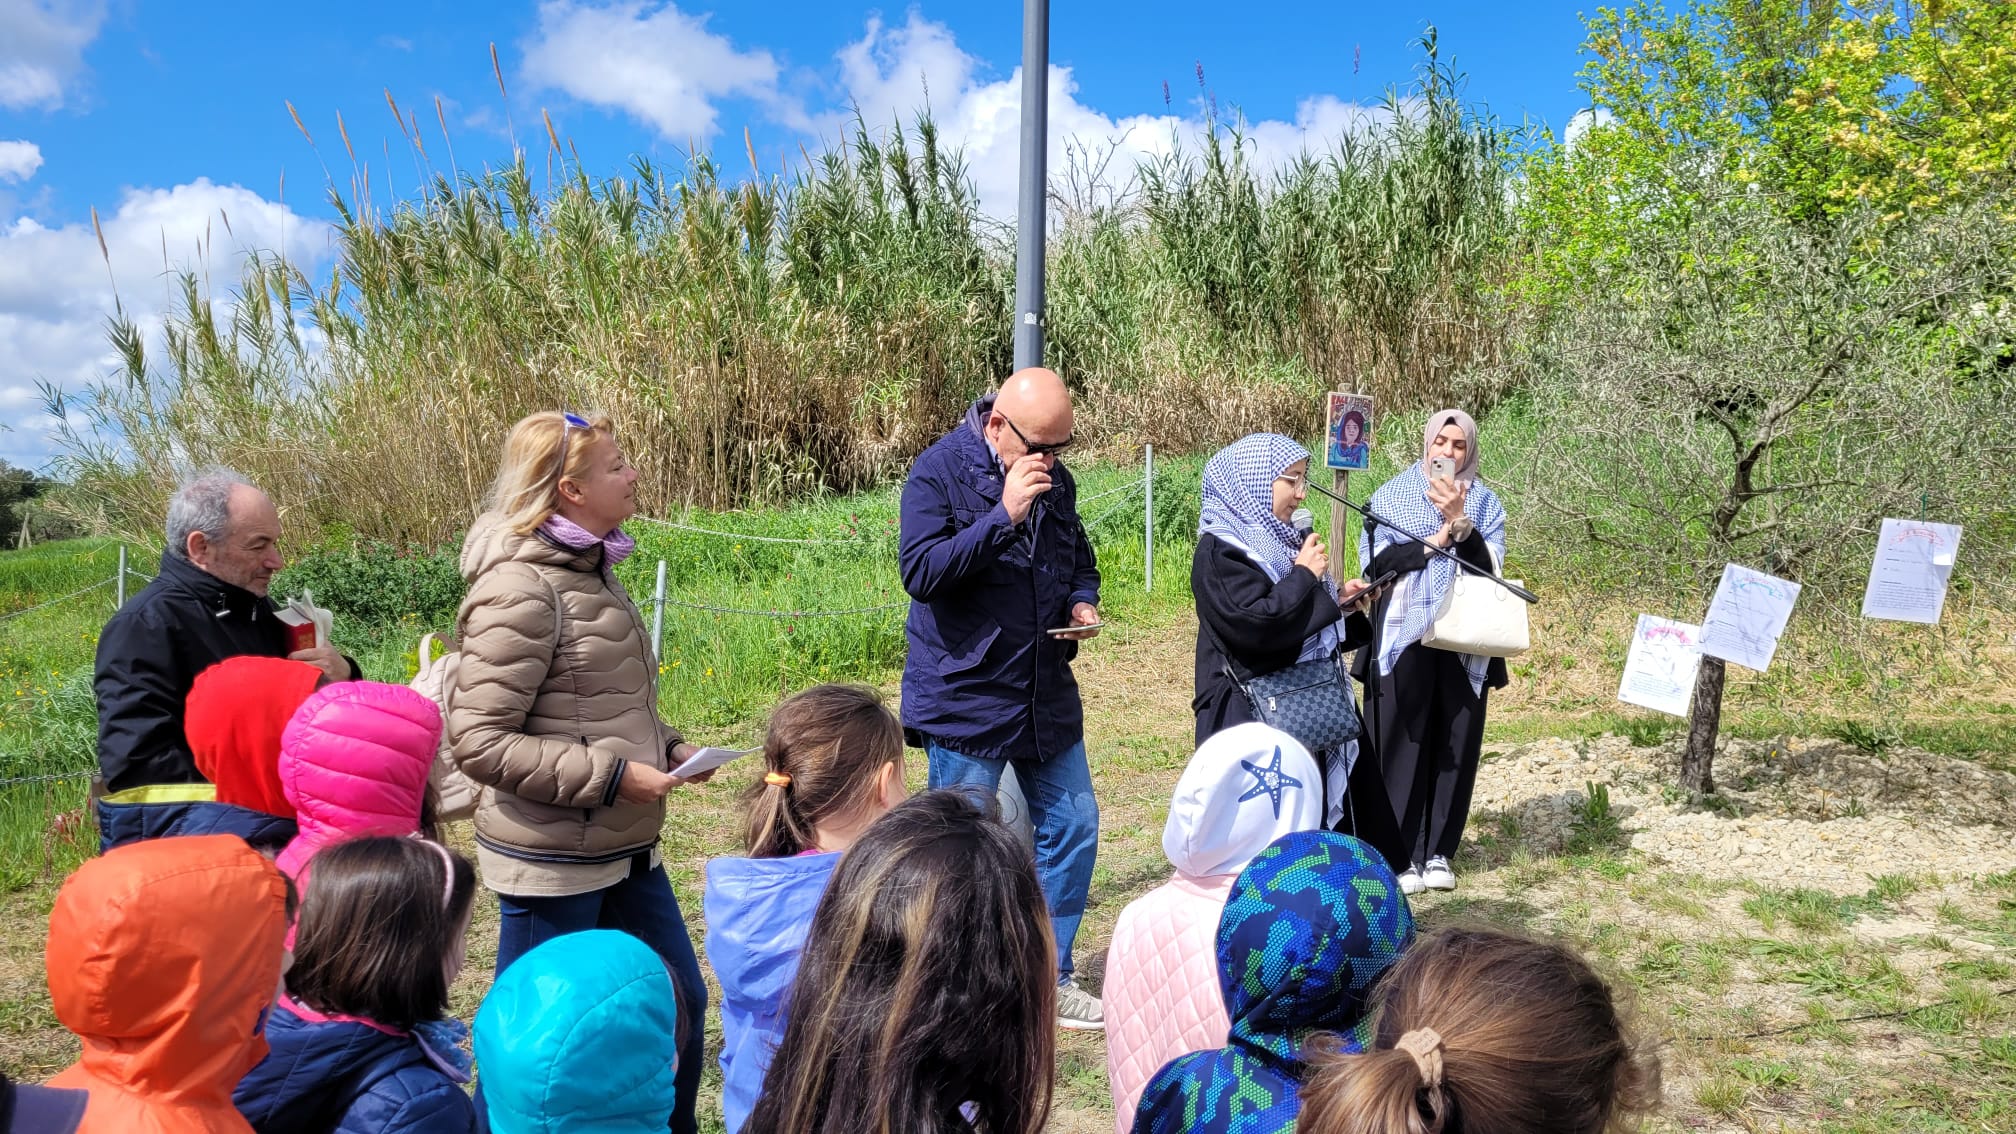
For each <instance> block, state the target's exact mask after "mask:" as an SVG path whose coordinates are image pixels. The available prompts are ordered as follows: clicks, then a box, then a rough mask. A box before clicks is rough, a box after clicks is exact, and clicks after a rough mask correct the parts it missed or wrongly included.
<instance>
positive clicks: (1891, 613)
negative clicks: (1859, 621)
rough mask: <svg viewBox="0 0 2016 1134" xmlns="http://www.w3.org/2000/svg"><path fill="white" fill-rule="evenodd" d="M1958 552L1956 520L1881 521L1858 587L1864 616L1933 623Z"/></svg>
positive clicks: (1942, 608) (1941, 609) (1943, 604)
mask: <svg viewBox="0 0 2016 1134" xmlns="http://www.w3.org/2000/svg"><path fill="white" fill-rule="evenodd" d="M1959 553H1960V525H1958V524H1930V523H1926V522H1925V521H1923V520H1885V521H1883V531H1882V532H1881V534H1879V535H1878V536H1877V537H1876V560H1875V562H1873V563H1871V564H1870V565H1869V587H1868V589H1867V590H1865V591H1863V592H1862V617H1864V618H1883V619H1888V620H1890V621H1892V622H1924V623H1937V622H1938V621H1939V615H1940V614H1941V613H1943V612H1944V611H1945V609H1946V583H1947V581H1948V580H1950V579H1951V578H1952V577H1953V560H1954V557H1955V556H1957V555H1958V554H1959Z"/></svg>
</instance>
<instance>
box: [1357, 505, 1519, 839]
mask: <svg viewBox="0 0 2016 1134" xmlns="http://www.w3.org/2000/svg"><path fill="white" fill-rule="evenodd" d="M1450 550H1451V551H1453V552H1454V553H1455V554H1456V557H1457V558H1458V559H1461V560H1462V561H1463V562H1465V563H1467V564H1470V565H1471V566H1474V567H1477V568H1479V569H1480V570H1484V571H1490V570H1491V568H1492V564H1491V550H1490V547H1489V546H1488V545H1487V544H1486V543H1485V542H1484V536H1483V535H1482V534H1481V533H1478V532H1474V531H1473V532H1471V533H1470V535H1469V537H1468V538H1466V539H1464V540H1462V541H1460V542H1458V543H1457V544H1456V546H1454V547H1453V548H1450ZM1430 554H1431V553H1430V552H1429V551H1428V550H1427V549H1425V548H1423V547H1422V546H1421V545H1420V544H1418V543H1413V542H1411V541H1403V542H1400V543H1395V544H1391V545H1389V546H1388V547H1387V548H1386V549H1385V550H1384V551H1381V552H1380V553H1379V554H1377V555H1375V556H1373V557H1372V569H1371V572H1370V574H1371V577H1372V578H1374V579H1377V578H1379V577H1381V576H1383V575H1385V574H1386V573H1387V572H1388V571H1398V572H1400V573H1402V574H1406V573H1408V572H1411V571H1419V570H1421V569H1422V568H1424V567H1426V566H1427V565H1428V560H1429V557H1430ZM1391 601H1392V598H1391V593H1390V592H1389V593H1388V596H1387V598H1385V599H1382V600H1380V605H1379V606H1378V608H1377V609H1375V610H1374V611H1373V612H1372V618H1371V629H1372V631H1373V637H1374V638H1375V641H1373V642H1371V643H1368V648H1366V649H1362V650H1359V651H1358V657H1357V659H1356V661H1355V664H1354V665H1353V667H1352V671H1351V672H1352V676H1353V677H1356V678H1357V679H1358V681H1359V683H1360V684H1361V685H1363V686H1364V687H1365V729H1366V731H1367V732H1368V733H1370V734H1371V736H1372V739H1373V748H1374V749H1375V750H1376V751H1377V752H1378V763H1379V765H1380V771H1381V772H1382V774H1383V775H1382V778H1383V779H1384V781H1385V784H1386V788H1387V791H1388V793H1389V795H1390V797H1391V799H1392V803H1393V817H1394V819H1395V820H1396V821H1397V823H1398V824H1399V845H1400V846H1401V847H1402V848H1404V851H1403V856H1402V857H1399V858H1394V857H1392V856H1390V855H1389V856H1388V860H1389V861H1390V862H1391V863H1392V864H1393V866H1394V868H1395V869H1405V867H1406V866H1407V865H1409V864H1412V865H1416V866H1418V865H1421V864H1424V863H1426V862H1427V861H1428V859H1430V858H1432V857H1434V856H1436V855H1441V856H1443V857H1445V858H1451V857H1454V856H1455V854H1456V848H1457V847H1458V846H1460V845H1461V844H1462V842H1463V827H1464V825H1465V824H1466V823H1468V822H1469V819H1470V795H1471V792H1472V790H1473V789H1474V788H1475V787H1476V786H1477V765H1478V761H1479V757H1480V756H1481V754H1482V752H1483V747H1484V710H1485V705H1486V702H1487V701H1488V700H1489V699H1490V695H1491V690H1493V689H1502V688H1504V687H1505V684H1506V682H1507V680H1508V678H1507V674H1506V670H1505V660H1504V659H1503V658H1492V659H1491V663H1490V665H1489V666H1488V667H1487V668H1486V669H1485V671H1484V691H1483V692H1482V693H1478V692H1476V691H1475V690H1473V689H1471V688H1470V671H1469V670H1468V669H1466V668H1464V665H1463V655H1461V654H1456V653H1451V652H1450V651H1448V650H1438V649H1434V648H1432V647H1429V646H1424V645H1422V644H1421V643H1419V642H1416V643H1414V644H1413V645H1411V646H1408V647H1407V648H1406V649H1404V650H1402V651H1400V656H1399V657H1397V658H1395V659H1393V672H1391V673H1389V674H1385V675H1380V674H1377V673H1375V672H1374V664H1373V659H1375V658H1376V657H1377V656H1378V653H1379V645H1378V642H1377V641H1376V638H1377V634H1378V630H1379V628H1380V627H1381V626H1383V625H1384V623H1385V616H1386V604H1387V603H1389V602H1391Z"/></svg>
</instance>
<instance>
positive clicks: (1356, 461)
mask: <svg viewBox="0 0 2016 1134" xmlns="http://www.w3.org/2000/svg"><path fill="white" fill-rule="evenodd" d="M1329 401H1330V409H1329V412H1328V413H1327V414H1326V415H1325V417H1324V422H1323V436H1324V437H1325V438H1327V439H1328V441H1327V443H1326V444H1325V445H1324V447H1323V449H1324V453H1323V463H1324V465H1326V466H1328V467H1329V468H1333V469H1342V470H1344V471H1346V472H1364V471H1365V470H1367V469H1369V468H1371V467H1372V399H1371V398H1370V397H1369V396H1367V395H1365V394H1331V395H1330V398H1329Z"/></svg>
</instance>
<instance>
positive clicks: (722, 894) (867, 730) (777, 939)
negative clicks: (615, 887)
mask: <svg viewBox="0 0 2016 1134" xmlns="http://www.w3.org/2000/svg"><path fill="white" fill-rule="evenodd" d="M763 763H764V774H763V777H762V779H760V780H758V781H756V783H755V784H753V785H752V786H751V789H750V794H749V800H748V807H749V820H748V836H747V845H748V848H749V857H747V858H717V859H714V860H713V861H712V862H709V863H708V864H707V889H706V893H705V895H704V896H703V898H702V908H703V909H704V910H705V911H706V917H707V960H708V962H709V963H710V964H712V965H713V967H714V975H715V977H716V978H717V979H718V980H720V982H721V1039H722V1046H721V1080H722V1082H721V1109H722V1114H723V1117H724V1118H725V1119H726V1121H727V1124H728V1132H729V1134H735V1132H736V1131H738V1130H740V1129H741V1128H742V1124H743V1123H744V1122H746V1121H747V1120H748V1118H749V1112H750V1111H751V1110H752V1109H754V1108H755V1106H756V1098H757V1096H758V1095H759V1094H761V1093H762V1088H763V1074H764V1072H765V1071H767V1070H768V1069H769V1067H770V1055H771V1053H772V1052H773V1051H775V1050H776V1048H777V1044H778V1041H779V1040H781V1039H782V1038H783V1035H784V1022H785V1013H786V1010H787V1008H786V1001H787V998H788V994H789V993H790V990H791V985H792V983H793V981H794V980H795V979H796V977H797V975H798V955H799V953H800V951H801V950H802V949H803V948H804V945H805V933H806V930H807V929H808V928H809V927H810V926H811V924H812V914H813V912H814V911H815V910H816V909H817V908H818V906H819V898H820V896H821V895H823V894H824V893H825V892H826V883H827V881H828V880H829V879H830V878H831V877H832V876H833V867H834V866H835V864H837V863H838V862H839V861H840V852H842V851H844V850H846V849H847V848H848V847H849V846H850V845H852V844H853V842H854V840H855V839H856V838H857V837H858V836H859V835H860V834H861V832H862V831H864V830H866V829H867V827H868V825H869V824H870V823H873V822H874V821H875V820H876V819H878V818H880V817H881V816H882V815H883V814H884V813H885V812H887V811H888V810H889V809H890V808H892V807H894V806H896V805H897V804H898V803H901V802H902V801H903V799H904V795H905V790H904V784H903V729H902V726H901V725H900V724H898V723H897V721H896V717H895V716H894V715H893V714H892V713H890V712H889V709H888V707H887V706H886V705H884V704H883V701H882V695H881V694H879V693H877V692H876V691H875V690H873V689H870V688H868V687H867V686H862V685H820V686H817V687H815V688H812V689H807V690H805V691H804V692H803V693H799V694H797V695H796V696H794V697H791V698H790V699H788V700H786V701H785V702H784V703H783V704H781V705H779V706H777V709H776V711H775V712H773V713H772V714H771V717H770V728H769V732H768V734H767V736H766V737H765V739H764V741H763Z"/></svg>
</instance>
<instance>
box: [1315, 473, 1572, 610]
mask: <svg viewBox="0 0 2016 1134" xmlns="http://www.w3.org/2000/svg"><path fill="white" fill-rule="evenodd" d="M1305 483H1307V484H1308V486H1309V487H1310V489H1312V490H1313V491H1316V492H1320V493H1322V494H1323V495H1325V496H1328V497H1329V498H1330V499H1332V500H1335V501H1336V502H1337V503H1339V504H1342V505H1344V506H1345V507H1346V508H1349V509H1351V510H1352V511H1353V512H1356V513H1358V514H1359V515H1360V516H1363V517H1365V527H1366V530H1368V531H1369V530H1371V529H1373V528H1376V527H1379V526H1380V525H1382V524H1383V525H1385V526H1386V527H1388V528H1391V529H1393V530H1394V531H1395V532H1398V533H1399V534H1400V535H1402V536H1405V537H1406V538H1407V539H1409V540H1411V541H1413V542H1415V543H1418V544H1420V545H1421V546H1422V547H1425V548H1427V549H1428V550H1429V551H1430V552H1432V553H1434V554H1436V555H1439V556H1441V557H1442V558H1444V559H1447V560H1448V561H1449V562H1451V563H1454V564H1455V565H1456V566H1457V567H1458V568H1460V569H1461V570H1464V571H1467V572H1469V573H1470V574H1472V575H1475V576H1477V577H1478V578H1480V579H1489V580H1491V581H1492V582H1494V583H1496V584H1498V585H1499V586H1501V587H1503V588H1505V589H1506V590H1508V591H1510V592H1512V593H1513V594H1515V595H1517V596H1519V597H1520V598H1522V599H1525V600H1526V601H1527V602H1529V603H1537V602H1539V601H1540V596H1538V595H1536V594H1534V593H1533V592H1532V591H1529V590H1527V589H1526V588H1525V587H1522V586H1520V585H1519V584H1517V583H1513V582H1509V581H1507V580H1505V579H1501V578H1499V577H1498V576H1497V575H1494V574H1492V573H1491V572H1489V571H1480V570H1478V569H1477V568H1476V567H1473V566H1471V565H1470V564H1468V563H1465V562H1463V560H1462V558H1461V557H1459V556H1458V555H1456V554H1455V553H1454V552H1452V551H1450V550H1449V549H1448V548H1446V547H1436V546H1435V545H1434V544H1432V543H1429V542H1428V541H1427V540H1425V539H1422V538H1421V537H1419V536H1417V535H1415V534H1414V533H1413V532H1410V531H1408V530H1407V529H1406V528H1403V527H1401V526H1400V525H1398V524H1395V523H1394V522H1393V521H1391V520H1389V519H1387V518H1386V517H1384V516H1381V515H1380V514H1379V513H1377V512H1374V511H1373V510H1372V509H1370V508H1361V507H1359V506H1358V505H1356V504H1353V503H1351V501H1349V500H1347V499H1345V498H1344V496H1342V495H1341V494H1339V493H1335V492H1332V491H1330V490H1329V489H1327V488H1325V487H1323V486H1322V485H1320V484H1317V483H1316V481H1315V480H1314V479H1313V478H1312V479H1310V480H1308V481H1307V482H1305Z"/></svg>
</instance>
